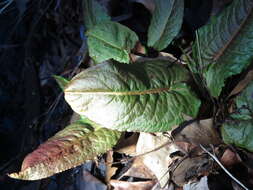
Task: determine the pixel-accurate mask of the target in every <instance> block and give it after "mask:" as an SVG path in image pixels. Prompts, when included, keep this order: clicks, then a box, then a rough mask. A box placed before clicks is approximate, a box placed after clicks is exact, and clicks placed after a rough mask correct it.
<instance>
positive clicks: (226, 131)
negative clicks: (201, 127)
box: [221, 81, 253, 152]
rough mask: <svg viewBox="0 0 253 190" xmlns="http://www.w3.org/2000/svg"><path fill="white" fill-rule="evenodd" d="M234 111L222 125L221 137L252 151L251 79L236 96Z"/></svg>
mask: <svg viewBox="0 0 253 190" xmlns="http://www.w3.org/2000/svg"><path fill="white" fill-rule="evenodd" d="M236 107H237V108H236V113H233V114H231V117H232V118H233V119H230V120H228V121H226V122H225V123H224V124H223V126H222V130H221V133H222V138H223V140H224V142H225V143H227V144H234V145H236V146H238V147H241V148H245V149H247V150H249V151H251V152H253V118H252V116H253V115H252V113H253V81H252V82H251V83H250V84H249V85H248V86H247V88H246V89H244V91H243V92H242V93H241V94H240V95H239V96H238V97H237V98H236Z"/></svg>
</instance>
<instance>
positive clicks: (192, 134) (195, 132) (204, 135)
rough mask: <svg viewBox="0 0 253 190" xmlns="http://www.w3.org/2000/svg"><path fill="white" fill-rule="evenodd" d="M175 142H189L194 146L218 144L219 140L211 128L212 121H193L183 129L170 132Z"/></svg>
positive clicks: (216, 133) (212, 127)
mask: <svg viewBox="0 0 253 190" xmlns="http://www.w3.org/2000/svg"><path fill="white" fill-rule="evenodd" d="M172 136H173V137H174V139H175V141H184V142H189V143H192V144H195V145H199V144H202V145H209V144H214V145H216V144H220V143H221V139H220V138H219V134H218V132H217V131H216V129H215V128H214V126H213V119H206V120H200V121H195V122H193V123H192V124H190V125H187V126H186V127H183V128H180V129H179V128H176V129H175V130H173V132H172Z"/></svg>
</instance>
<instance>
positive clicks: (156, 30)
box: [148, 0, 184, 51]
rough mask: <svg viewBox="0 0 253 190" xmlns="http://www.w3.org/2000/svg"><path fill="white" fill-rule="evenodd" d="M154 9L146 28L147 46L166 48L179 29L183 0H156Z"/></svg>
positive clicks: (182, 12)
mask: <svg viewBox="0 0 253 190" xmlns="http://www.w3.org/2000/svg"><path fill="white" fill-rule="evenodd" d="M154 3H155V11H154V13H153V16H152V19H151V23H150V26H149V29H148V46H151V47H154V48H155V49H157V50H159V51H160V50H162V49H164V48H166V47H167V46H168V45H169V43H170V42H171V41H172V40H173V39H174V37H175V36H176V35H177V34H178V32H179V31H180V29H181V25H182V22H183V15H184V0H166V1H165V0H156V1H154Z"/></svg>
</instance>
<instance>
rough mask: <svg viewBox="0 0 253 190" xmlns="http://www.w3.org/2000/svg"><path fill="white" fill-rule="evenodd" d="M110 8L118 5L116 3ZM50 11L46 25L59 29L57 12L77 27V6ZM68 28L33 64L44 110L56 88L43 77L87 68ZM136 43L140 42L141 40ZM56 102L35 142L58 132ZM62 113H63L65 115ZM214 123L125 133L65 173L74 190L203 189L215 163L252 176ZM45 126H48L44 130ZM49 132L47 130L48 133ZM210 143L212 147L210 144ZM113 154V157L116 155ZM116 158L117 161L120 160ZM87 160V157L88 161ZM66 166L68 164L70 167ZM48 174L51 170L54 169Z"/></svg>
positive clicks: (248, 157)
mask: <svg viewBox="0 0 253 190" xmlns="http://www.w3.org/2000/svg"><path fill="white" fill-rule="evenodd" d="M234 1H238V2H239V0H234ZM101 2H102V3H101ZM132 2H133V1H131V3H132ZM136 2H138V3H143V4H144V5H145V6H146V7H148V9H149V10H148V11H150V12H151V13H153V11H154V10H155V8H154V6H153V5H154V3H153V2H152V1H136ZM127 3H128V1H126V2H123V1H122V2H120V3H119V4H121V5H124V6H125V7H126V5H128V4H127ZM214 3H215V1H214ZM216 3H217V2H216ZM226 3H227V1H224V4H226ZM221 4H222V3H221ZM99 5H100V6H101V5H103V1H99ZM116 5H118V4H117V3H116ZM131 5H132V4H131ZM95 6H96V5H95ZM107 6H108V4H107ZM62 7H64V8H65V11H64V10H63V9H62ZM80 7H81V6H80ZM185 7H186V10H187V9H189V5H188V4H186V5H185ZM53 8H54V9H52V8H49V9H47V10H46V9H45V11H46V12H47V14H45V15H46V16H45V17H44V16H43V19H48V20H51V21H52V20H53V21H54V22H55V23H56V26H57V25H58V26H61V27H63V28H64V26H63V25H64V23H65V22H63V21H62V20H61V19H59V16H61V15H63V13H68V14H69V15H68V18H69V19H70V18H73V19H74V18H78V19H77V20H75V21H73V20H71V19H70V20H68V19H67V20H68V22H70V23H78V24H79V25H83V19H81V20H80V15H81V14H80V13H78V11H79V12H80V10H79V9H78V8H77V9H76V8H75V6H73V5H71V6H70V3H66V2H63V1H58V4H57V6H55V7H53ZM25 9H28V7H25ZM103 9H104V8H103ZM55 10H59V12H55ZM73 10H74V11H73ZM222 11H223V6H221V7H220V8H218V11H217V10H213V12H214V13H215V15H216V12H222ZM107 13H108V14H110V15H112V18H113V15H115V10H114V11H113V9H110V10H109V11H108V12H107ZM131 14H134V13H133V12H132V13H131ZM145 14H146V13H145ZM145 14H144V15H145ZM71 15H72V16H73V15H74V16H73V17H71ZM217 15H219V14H217ZM95 16H96V15H95ZM103 17H104V18H105V20H107V19H108V17H107V16H105V15H103ZM132 17H133V20H134V19H135V16H132ZM143 17H144V16H143ZM128 18H129V17H128ZM130 18H131V16H130ZM145 18H146V17H145ZM145 18H144V19H145ZM76 21H77V22H76ZM95 21H96V19H95ZM128 22H129V23H131V22H132V21H127V20H123V23H124V24H123V25H125V24H128ZM44 23H45V22H44ZM70 23H69V24H70ZM81 23H82V24H81ZM92 24H94V25H96V24H98V23H95V22H93V23H92ZM92 24H90V27H92V26H91V25H92ZM143 26H144V25H143ZM179 26H180V24H179ZM71 27H72V29H71ZM71 27H70V28H65V29H64V30H62V28H59V29H57V31H64V32H66V33H64V34H61V35H62V36H64V37H63V38H62V39H61V38H59V39H57V42H59V43H57V44H61V45H60V48H59V47H57V45H54V46H53V48H52V49H53V50H52V52H53V53H52V52H51V54H53V55H51V54H49V55H48V56H47V57H46V58H44V59H45V60H42V62H43V64H41V65H38V68H39V72H40V76H41V77H40V80H41V81H40V84H41V86H42V87H43V88H42V92H43V96H44V98H45V100H44V101H45V102H43V104H45V105H44V106H45V108H44V109H46V108H48V105H50V104H52V102H53V101H54V99H55V98H54V97H55V96H52V95H51V94H58V93H59V91H57V90H52V89H55V88H56V84H55V82H53V80H50V79H48V76H50V75H52V74H56V75H63V76H64V77H66V78H69V79H70V78H72V76H73V75H71V74H70V75H69V74H68V73H71V72H72V69H73V68H75V72H76V71H77V72H80V70H86V67H88V66H89V64H87V57H85V56H86V55H87V49H86V50H85V51H84V52H86V53H85V56H84V57H85V58H84V57H83V55H82V52H80V51H82V48H81V46H82V44H85V42H84V43H80V42H81V40H80V38H81V37H80V36H79V32H80V31H79V28H77V29H76V26H71ZM80 28H81V27H80ZM131 29H132V28H131ZM138 30H140V29H139V28H138V29H136V30H135V31H138ZM146 30H147V28H146ZM50 32H51V34H53V33H55V31H50ZM178 32H179V31H176V33H178ZM36 34H37V36H39V35H41V34H40V33H38V32H37V33H36ZM51 34H50V35H51ZM182 34H183V33H182V31H181V33H180V34H179V35H178V36H180V35H182ZM50 35H49V36H50ZM66 35H69V36H68V37H67V38H66ZM138 35H139V33H138ZM142 35H143V33H142ZM146 35H147V34H146ZM69 38H71V39H69ZM179 38H180V37H179ZM184 38H185V39H187V37H185V36H184ZM66 39H68V40H66ZM140 39H141V38H140ZM134 41H135V40H134ZM141 42H142V43H143V41H141ZM138 43H140V42H138ZM156 43H158V45H157V46H154V47H158V48H160V47H159V46H160V45H161V44H159V42H156ZM175 43H177V42H175ZM52 44H53V43H52ZM66 44H68V46H65V45H66ZM133 46H134V45H131V47H133ZM163 46H164V45H163ZM175 46H176V45H175ZM84 47H85V46H84ZM58 48H59V49H58ZM44 51H45V50H44ZM138 51H139V52H140V54H141V55H142V56H144V59H145V55H147V54H149V55H150V54H152V53H150V52H149V51H150V50H147V51H146V50H145V49H144V48H143V47H141V49H140V50H138V49H137V52H136V53H138ZM165 51H166V53H165V54H164V55H165V56H166V54H167V53H171V52H170V50H167V49H165ZM59 52H60V53H59ZM76 52H77V54H76V55H78V56H73V55H75V53H76ZM131 53H133V52H131V51H130V50H129V49H128V50H127V53H126V54H125V55H124V60H125V62H131V61H133V60H134V59H132V57H134V56H136V55H134V54H132V55H131ZM45 54H46V53H45ZM128 54H130V55H128ZM55 55H57V56H55ZM80 55H81V57H80ZM164 55H163V56H162V57H160V58H162V59H169V60H170V62H172V63H173V64H174V63H176V62H177V63H178V64H181V63H182V62H181V61H180V60H177V58H175V57H173V56H167V57H165V56H164ZM128 56H129V57H128ZM142 56H141V59H143V57H142ZM78 59H79V60H80V59H81V60H83V61H82V64H79V61H77V60H78ZM88 59H89V58H88ZM148 59H155V58H148ZM171 60H172V61H171ZM123 62H124V61H123ZM59 63H61V64H60V66H59ZM137 64H138V63H137ZM80 66H81V69H80V70H78V67H80ZM183 67H185V66H183ZM73 73H74V72H73ZM251 81H252V76H251V71H249V73H248V75H246V77H245V79H244V80H242V81H240V82H239V83H238V85H237V86H236V87H235V88H234V90H233V91H232V92H231V96H230V97H231V99H232V101H233V100H234V96H236V95H240V94H241V93H242V92H243V91H244V90H245V89H246V87H247V86H248V84H249V83H250V82H251ZM64 82H66V81H63V83H62V84H64V85H65V84H67V83H64ZM62 88H64V86H62ZM237 97H238V96H237ZM59 102H60V101H59ZM59 102H57V103H56V104H55V106H52V107H51V108H53V109H50V112H47V113H50V115H52V116H49V117H48V116H47V117H48V119H46V121H47V122H42V123H44V124H43V126H44V129H42V130H39V133H41V132H42V133H45V134H44V135H41V134H40V136H41V137H40V143H41V142H42V141H45V140H46V139H47V138H48V137H50V136H53V134H54V133H55V132H57V131H58V130H59V129H61V128H62V127H64V126H66V125H67V124H66V123H67V122H66V121H63V119H59V121H58V123H59V124H58V127H57V126H56V123H57V121H56V120H55V118H57V117H58V118H60V117H64V115H63V114H62V113H55V112H57V109H59V107H60V106H62V104H61V105H59ZM218 103H220V102H218ZM59 110H60V111H59V112H61V109H59ZM233 111H234V110H233ZM66 112H68V113H67V114H66ZM210 112H212V111H210ZM65 114H66V115H71V113H70V110H68V111H65ZM42 115H43V114H42ZM44 115H45V113H44ZM207 118H209V119H207ZM42 120H44V119H42ZM51 120H52V121H51ZM66 120H68V119H66ZM44 121H45V120H44ZM35 122H40V120H39V119H36V120H35ZM219 122H221V123H222V122H223V121H219ZM219 122H217V118H216V117H215V116H213V115H212V113H209V114H207V115H206V116H205V117H203V118H200V119H199V118H198V119H196V120H194V121H192V122H190V124H189V123H188V124H187V123H186V124H185V125H182V124H179V123H177V124H179V126H178V128H176V129H174V128H175V127H177V126H174V127H173V129H174V130H173V131H172V132H171V133H170V132H164V133H143V132H141V133H140V136H139V137H138V133H134V134H132V133H126V135H130V137H128V138H123V139H121V140H120V142H119V146H118V147H117V146H116V147H115V149H114V150H109V151H108V152H107V153H106V155H102V156H100V157H99V159H98V160H97V161H93V162H92V163H93V164H92V165H93V169H92V170H93V171H89V172H88V171H83V172H80V171H81V170H82V169H80V168H79V169H77V170H73V172H72V173H71V171H70V173H69V174H71V175H72V176H73V175H74V176H75V177H76V179H78V180H79V182H78V185H79V187H80V188H81V187H82V188H88V189H91V190H92V189H106V188H107V187H106V186H105V184H107V185H108V187H112V186H113V187H114V188H115V189H152V188H153V189H154V188H156V187H157V186H160V187H159V188H161V187H165V186H167V187H168V188H171V189H178V187H177V186H181V187H183V189H209V187H208V183H209V180H208V177H209V175H219V174H217V172H218V173H219V171H220V166H219V165H222V166H225V167H226V168H228V170H233V169H235V168H236V166H238V164H239V165H240V164H242V163H243V164H244V163H245V167H246V168H247V169H248V173H249V175H251V176H252V173H253V172H252V163H251V162H250V161H252V160H253V157H252V153H250V152H248V151H245V149H242V148H244V147H245V146H244V145H243V146H241V145H240V146H241V147H242V148H238V147H235V146H232V145H231V144H229V143H230V142H228V141H227V143H228V145H226V144H224V143H223V141H222V136H220V128H219V127H220V126H219ZM50 123H51V124H50ZM180 123H181V122H180ZM46 125H48V126H47V127H45V126H46ZM50 126H54V127H53V128H52V129H50ZM170 127H171V126H170ZM50 130H52V131H51V132H50ZM98 130H99V129H98ZM43 136H44V137H43ZM53 138H54V137H53ZM64 138H65V137H64ZM129 138H130V139H129ZM49 141H50V139H49ZM137 141H138V142H137ZM140 144H142V145H140ZM200 144H201V145H203V146H204V148H205V149H203V148H202V147H199V145H200ZM210 144H211V145H212V146H210ZM33 146H34V145H33ZM35 146H36V145H35ZM40 146H43V145H40ZM246 147H248V146H246ZM103 148H104V147H103ZM110 148H111V147H108V148H106V150H108V149H110ZM106 150H105V149H104V151H102V152H106ZM204 150H207V151H204ZM250 150H251V149H250ZM117 151H118V152H119V153H117ZM116 153H117V154H116ZM119 155H120V156H119ZM208 155H214V156H215V158H217V160H219V162H220V163H219V162H215V161H213V160H212V159H211V158H213V157H212V156H211V157H209V156H208ZM105 157H106V159H105ZM117 157H120V159H119V158H117ZM50 159H51V158H50ZM50 159H49V160H50ZM90 159H93V157H92V158H90ZM20 161H21V160H20ZM82 162H83V161H82ZM96 163H97V164H96ZM98 163H99V164H98ZM103 163H104V168H107V169H106V171H107V172H105V171H103V169H98V166H99V165H101V164H102V165H103ZM71 165H72V166H73V164H71ZM45 167H46V166H45ZM24 168H26V166H24ZM24 168H23V169H24ZM250 168H251V169H250ZM16 170H17V169H16ZM53 170H55V168H54V169H53ZM95 171H99V172H95ZM67 172H68V171H67ZM75 172H76V173H75ZM5 173H6V172H5ZM7 173H10V172H9V170H7ZM80 173H81V174H80ZM98 173H100V174H98ZM102 173H106V174H102ZM67 174H68V173H67ZM59 175H60V176H61V175H62V176H63V177H62V178H63V179H68V178H67V177H64V173H63V174H59ZM80 176H82V177H83V178H80ZM94 176H96V177H94ZM78 177H79V178H80V179H79V178H78ZM59 178H60V177H59ZM236 178H237V180H238V181H240V180H242V181H243V183H245V179H243V178H242V179H240V176H236ZM57 179H58V178H57ZM99 179H100V180H99ZM249 179H252V178H249ZM48 180H49V184H50V183H52V182H50V181H52V180H54V177H53V178H49V179H48ZM84 181H87V182H88V183H90V184H91V186H86V185H81V184H84ZM72 182H73V180H72ZM246 182H247V183H246V184H247V187H249V188H250V187H251V186H250V185H252V184H253V182H252V180H251V181H250V180H248V181H247V180H246ZM76 183H77V182H76ZM42 184H44V185H45V184H46V183H44V182H42ZM172 184H173V185H172ZM231 184H232V185H233V187H234V189H236V188H238V186H237V185H236V184H238V183H236V182H234V181H232V182H231ZM66 186H67V185H66ZM65 188H66V187H64V188H61V189H65Z"/></svg>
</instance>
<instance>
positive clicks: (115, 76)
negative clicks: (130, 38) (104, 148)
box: [65, 61, 200, 132]
mask: <svg viewBox="0 0 253 190" xmlns="http://www.w3.org/2000/svg"><path fill="white" fill-rule="evenodd" d="M189 76H190V75H189V73H188V71H187V70H186V69H185V68H184V67H183V66H181V65H177V64H172V63H169V62H167V61H148V62H140V63H136V64H130V65H124V64H120V63H104V64H100V65H97V66H96V67H93V68H89V69H86V70H85V71H83V72H82V73H80V74H78V75H77V76H76V77H74V78H73V79H72V80H71V82H70V83H69V85H68V86H67V87H66V88H65V99H66V101H67V102H68V103H69V104H70V105H71V107H72V109H73V110H74V111H75V112H77V113H78V114H80V115H85V116H86V117H88V118H89V119H90V120H92V121H94V122H95V123H98V124H100V125H101V126H103V127H107V128H110V129H115V130H119V131H145V132H158V131H168V130H170V128H171V126H173V125H177V124H179V123H181V122H182V121H184V115H188V116H192V117H195V116H196V115H197V113H198V108H199V105H200V101H199V100H198V99H197V98H196V97H195V96H194V93H192V91H191V90H190V89H189V87H188V86H187V84H186V83H185V82H186V81H187V80H188V79H189Z"/></svg>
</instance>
